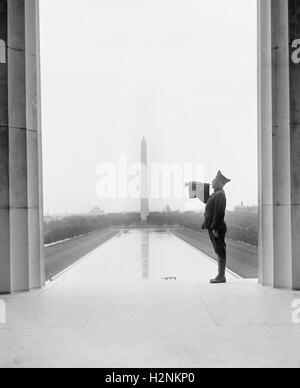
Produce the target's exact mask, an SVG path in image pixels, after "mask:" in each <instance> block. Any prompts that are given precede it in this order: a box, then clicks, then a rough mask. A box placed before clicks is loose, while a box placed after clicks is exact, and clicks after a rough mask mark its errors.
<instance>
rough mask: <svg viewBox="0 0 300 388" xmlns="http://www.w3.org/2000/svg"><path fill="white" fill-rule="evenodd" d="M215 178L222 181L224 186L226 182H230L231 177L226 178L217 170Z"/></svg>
mask: <svg viewBox="0 0 300 388" xmlns="http://www.w3.org/2000/svg"><path fill="white" fill-rule="evenodd" d="M215 179H216V180H218V181H220V182H222V183H223V184H224V186H225V185H226V184H227V183H229V182H231V179H228V178H226V177H225V176H224V175H223V174H222V173H221V171H218V174H217V176H216V178H215Z"/></svg>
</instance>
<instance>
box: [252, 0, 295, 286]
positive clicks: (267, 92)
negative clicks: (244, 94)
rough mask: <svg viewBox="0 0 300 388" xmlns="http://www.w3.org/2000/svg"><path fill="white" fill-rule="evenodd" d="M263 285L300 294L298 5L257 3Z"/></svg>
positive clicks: (277, 0) (280, 0)
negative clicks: (295, 291) (295, 290)
mask: <svg viewBox="0 0 300 388" xmlns="http://www.w3.org/2000/svg"><path fill="white" fill-rule="evenodd" d="M258 27H259V41H258V47H259V53H258V54H259V55H258V64H259V69H258V70H259V71H258V80H259V115H258V116H259V125H258V127H259V134H258V139H259V209H260V221H259V222H260V228H259V229H260V236H259V263H260V265H259V273H260V282H261V283H262V284H263V285H269V286H272V287H276V288H288V289H297V290H298V289H300V50H299V47H300V40H299V39H300V2H299V1H298V0H259V1H258Z"/></svg>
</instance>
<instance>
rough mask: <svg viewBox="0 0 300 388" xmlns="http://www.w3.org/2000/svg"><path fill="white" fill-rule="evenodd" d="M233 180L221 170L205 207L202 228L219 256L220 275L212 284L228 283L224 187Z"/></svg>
mask: <svg viewBox="0 0 300 388" xmlns="http://www.w3.org/2000/svg"><path fill="white" fill-rule="evenodd" d="M229 182H231V180H230V179H227V178H226V177H225V176H224V175H223V174H222V173H221V171H219V172H218V174H217V176H216V178H215V179H214V180H213V182H212V188H213V189H214V193H213V194H212V195H211V196H210V197H209V199H208V201H207V204H206V209H205V221H204V224H203V226H202V229H206V230H208V233H209V237H210V239H211V242H212V244H213V247H214V250H215V252H216V255H217V256H218V270H219V271H218V276H217V277H216V278H215V279H212V280H211V281H210V282H211V284H219V283H226V261H227V255H226V242H225V237H226V233H227V226H226V223H225V213H226V194H225V191H224V187H225V185H226V184H227V183H229Z"/></svg>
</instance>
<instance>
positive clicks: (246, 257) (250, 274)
mask: <svg viewBox="0 0 300 388" xmlns="http://www.w3.org/2000/svg"><path fill="white" fill-rule="evenodd" d="M172 233H173V234H174V235H175V236H177V237H179V238H181V239H182V240H184V241H185V242H187V243H188V244H190V245H192V246H193V247H194V248H196V249H198V250H200V251H201V252H203V253H205V254H206V255H208V256H209V257H211V258H213V259H216V255H215V253H214V250H213V248H212V244H211V242H210V239H209V236H208V235H207V234H206V233H205V232H196V231H192V230H189V229H184V228H180V229H175V230H172ZM227 247H228V250H227V259H228V260H227V267H228V268H229V269H230V270H231V271H233V272H235V273H236V274H238V275H239V276H241V277H243V278H245V279H252V278H257V277H258V252H257V248H256V247H253V246H249V245H246V244H242V243H239V242H236V241H232V240H227Z"/></svg>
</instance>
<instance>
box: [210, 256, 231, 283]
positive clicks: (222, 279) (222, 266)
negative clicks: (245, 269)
mask: <svg viewBox="0 0 300 388" xmlns="http://www.w3.org/2000/svg"><path fill="white" fill-rule="evenodd" d="M218 269H219V271H218V272H219V274H218V276H217V277H216V278H215V279H212V280H211V281H210V283H211V284H224V283H226V282H227V280H226V259H221V258H219V262H218Z"/></svg>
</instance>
